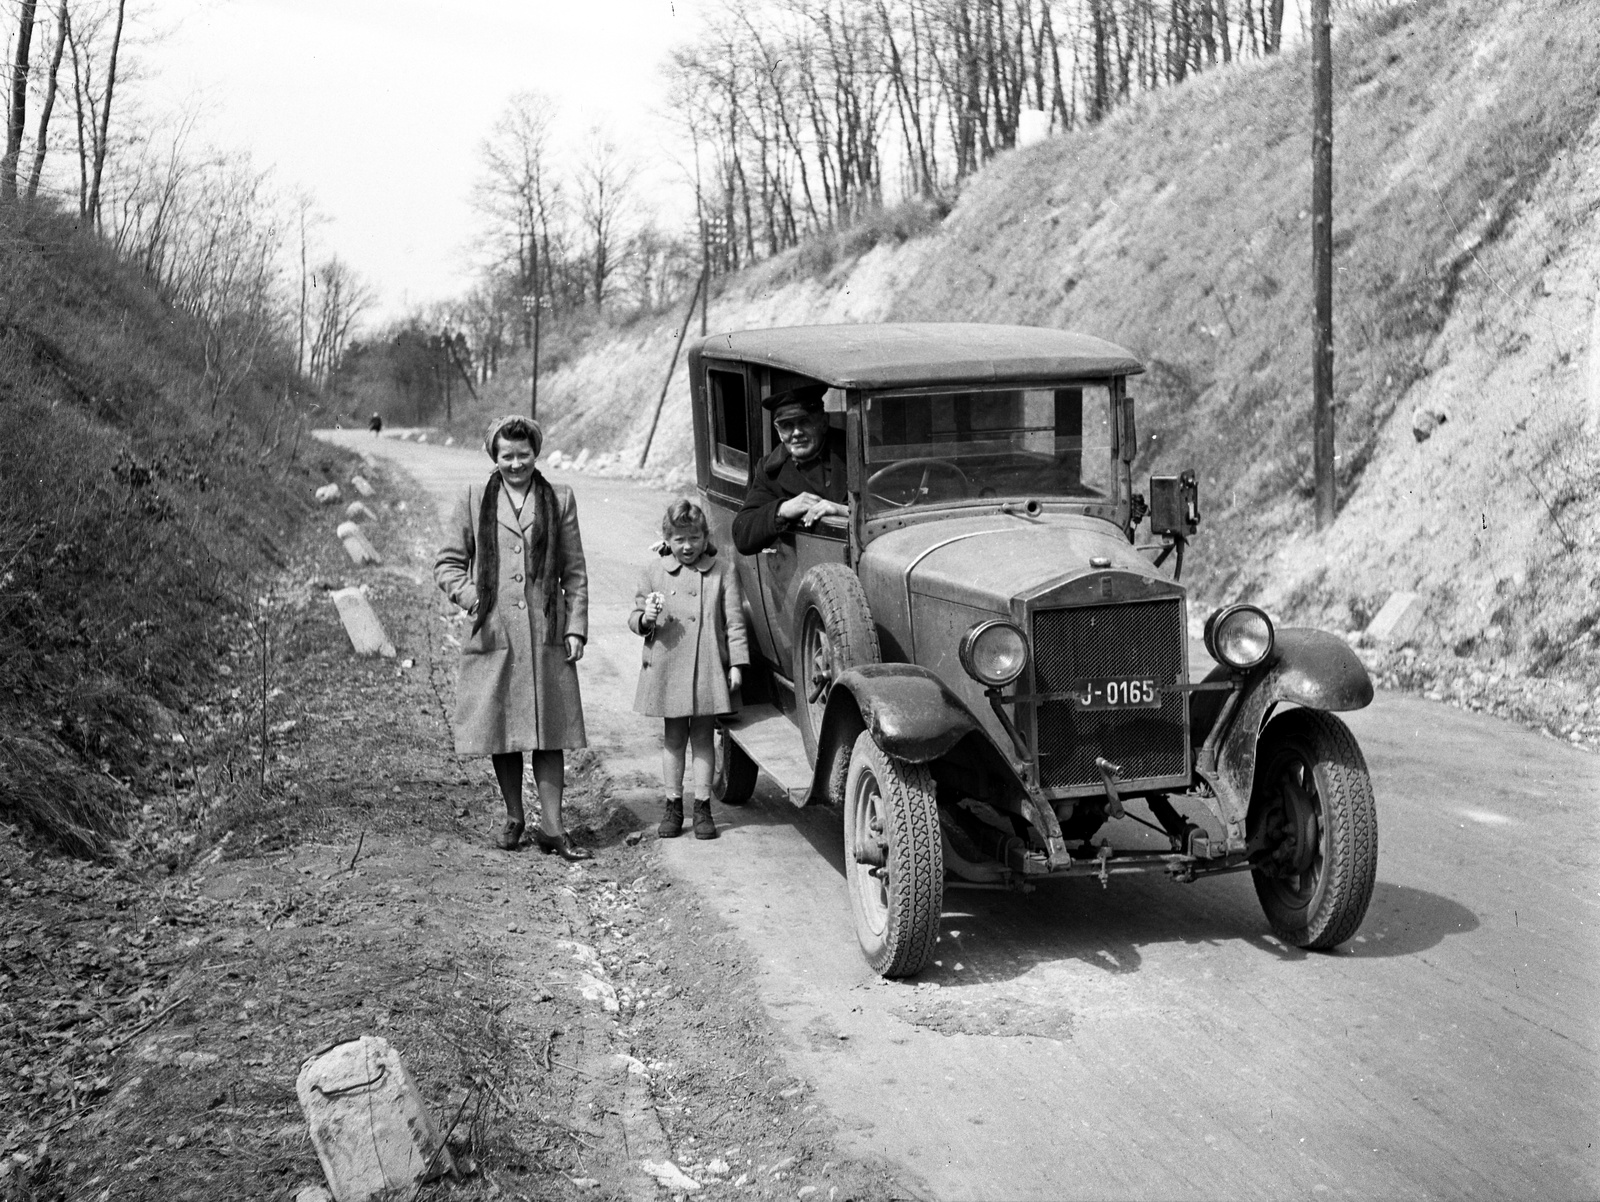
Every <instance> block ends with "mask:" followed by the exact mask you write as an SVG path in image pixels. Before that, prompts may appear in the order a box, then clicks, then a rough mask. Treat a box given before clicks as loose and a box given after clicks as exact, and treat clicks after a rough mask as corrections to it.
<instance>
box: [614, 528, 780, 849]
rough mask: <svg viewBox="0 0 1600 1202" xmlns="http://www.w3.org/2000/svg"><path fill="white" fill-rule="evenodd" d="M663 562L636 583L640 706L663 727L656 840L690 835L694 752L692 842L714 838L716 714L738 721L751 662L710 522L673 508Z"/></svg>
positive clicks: (734, 590) (632, 620) (735, 582)
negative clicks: (662, 789)
mask: <svg viewBox="0 0 1600 1202" xmlns="http://www.w3.org/2000/svg"><path fill="white" fill-rule="evenodd" d="M661 536H662V539H663V541H662V542H661V543H659V544H657V548H658V551H659V555H658V557H657V558H656V559H655V560H654V561H653V562H652V563H650V564H648V565H647V566H646V567H645V569H644V572H643V573H642V574H641V575H640V577H639V588H638V590H637V592H636V593H635V594H634V598H633V613H632V614H630V615H629V617H628V629H630V630H632V631H633V632H634V633H635V634H638V635H643V636H644V666H643V667H642V668H641V669H640V671H639V691H638V693H637V694H636V695H635V697H634V699H633V708H634V709H635V710H636V711H638V712H639V713H641V714H650V715H652V716H653V717H658V718H665V719H666V731H665V733H664V734H663V736H662V740H661V771H662V775H663V777H664V778H665V783H666V788H667V803H666V811H665V813H664V814H663V816H662V818H661V825H660V826H659V827H657V828H656V833H657V834H658V835H660V836H661V838H663V839H672V838H676V837H677V836H678V835H680V834H682V833H683V769H684V748H685V745H688V746H690V747H692V748H693V749H694V837H695V838H696V839H715V838H716V837H717V824H716V822H715V821H713V820H712V817H711V778H712V775H713V774H714V772H715V768H716V751H715V747H714V736H715V731H716V721H717V715H718V714H726V713H731V712H732V710H733V708H734V705H733V697H732V695H733V694H734V693H735V692H737V691H738V689H739V685H740V682H741V680H742V677H743V672H742V669H743V668H745V667H746V666H748V665H749V663H750V653H749V645H748V643H747V641H746V636H745V622H744V599H743V598H742V597H741V596H740V593H739V576H738V573H737V572H736V571H735V570H734V568H733V565H732V564H727V563H723V562H722V561H721V560H719V559H717V558H716V554H717V549H716V548H715V547H713V546H712V545H711V540H710V530H709V529H708V528H707V526H706V515H705V513H704V511H702V510H701V508H700V506H698V505H696V504H695V503H694V502H693V501H674V502H673V503H672V504H671V505H669V506H667V513H666V516H665V517H664V518H662V520H661Z"/></svg>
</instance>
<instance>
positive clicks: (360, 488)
mask: <svg viewBox="0 0 1600 1202" xmlns="http://www.w3.org/2000/svg"><path fill="white" fill-rule="evenodd" d="M350 487H351V488H353V489H355V490H356V491H357V492H358V493H360V494H361V495H362V496H363V497H370V496H372V495H373V493H375V492H376V491H377V490H376V489H375V488H373V487H372V485H370V484H368V483H367V478H366V477H365V476H359V475H357V476H351V477H350Z"/></svg>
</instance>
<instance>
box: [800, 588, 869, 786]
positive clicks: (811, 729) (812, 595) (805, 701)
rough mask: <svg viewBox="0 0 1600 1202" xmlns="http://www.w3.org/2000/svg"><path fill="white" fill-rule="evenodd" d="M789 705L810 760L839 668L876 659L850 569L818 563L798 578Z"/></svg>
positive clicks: (863, 598) (863, 606)
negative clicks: (793, 703)
mask: <svg viewBox="0 0 1600 1202" xmlns="http://www.w3.org/2000/svg"><path fill="white" fill-rule="evenodd" d="M793 646H794V691H795V698H794V702H795V711H796V715H797V716H798V717H799V719H800V737H801V738H803V739H804V740H805V744H806V758H807V759H809V760H810V761H811V763H812V765H813V766H814V765H815V764H816V762H817V745H818V740H819V738H820V736H821V734H822V715H823V713H824V712H825V711H826V710H827V708H828V695H829V694H830V693H831V692H832V691H833V682H834V681H836V680H838V679H839V674H840V673H841V672H845V671H847V670H848V669H850V668H859V667H860V666H861V665H863V664H875V663H877V662H878V660H879V651H878V628H877V626H875V625H874V624H873V621H872V611H871V610H870V609H869V608H868V607H867V594H866V591H865V590H864V589H863V588H862V587H861V581H860V580H858V579H857V578H856V574H855V572H853V571H851V570H850V568H848V567H846V566H845V565H844V564H842V563H819V564H816V565H814V566H813V567H812V568H811V570H810V571H808V572H807V573H806V574H805V576H803V577H802V578H801V580H800V589H799V592H798V593H796V595H795V607H794V644H793Z"/></svg>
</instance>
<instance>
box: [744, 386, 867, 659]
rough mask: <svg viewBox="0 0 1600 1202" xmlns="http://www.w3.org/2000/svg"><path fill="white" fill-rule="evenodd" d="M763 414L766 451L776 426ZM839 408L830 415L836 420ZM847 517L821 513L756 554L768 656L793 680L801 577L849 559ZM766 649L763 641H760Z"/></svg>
mask: <svg viewBox="0 0 1600 1202" xmlns="http://www.w3.org/2000/svg"><path fill="white" fill-rule="evenodd" d="M758 412H760V413H761V414H762V421H761V431H760V438H761V445H762V446H763V447H764V448H765V450H766V451H767V452H770V451H771V450H772V449H773V448H774V447H775V446H776V445H777V432H776V431H775V430H774V429H773V428H772V422H771V420H770V419H769V416H768V415H767V413H766V411H765V410H758ZM843 417H844V415H843V414H842V413H839V414H836V415H830V420H831V421H832V422H834V423H836V424H837V423H839V422H841V421H842V420H843ZM848 545H849V523H848V522H846V521H845V519H843V518H824V519H823V520H822V521H820V522H818V523H817V525H816V527H815V528H814V529H813V530H811V531H794V532H792V533H789V534H785V535H782V536H781V537H779V539H778V541H777V542H775V543H773V544H772V546H770V547H768V548H766V550H764V551H762V552H761V553H760V554H759V555H757V556H755V558H756V559H757V560H758V561H759V563H760V576H761V601H762V605H763V606H764V607H765V609H766V617H767V622H766V625H767V632H768V633H767V637H768V639H769V640H770V642H771V646H772V651H771V652H770V654H769V657H768V662H770V663H772V664H774V665H776V666H777V669H778V671H779V672H780V673H782V674H783V676H784V677H786V678H787V679H788V680H790V681H791V682H792V681H793V679H794V668H793V664H792V659H793V655H794V611H795V598H796V595H797V594H798V593H799V591H800V582H801V581H802V580H803V579H805V574H806V572H808V571H809V570H810V569H811V567H812V566H813V565H814V564H819V563H846V562H848V560H849V554H848ZM763 652H764V653H765V647H763Z"/></svg>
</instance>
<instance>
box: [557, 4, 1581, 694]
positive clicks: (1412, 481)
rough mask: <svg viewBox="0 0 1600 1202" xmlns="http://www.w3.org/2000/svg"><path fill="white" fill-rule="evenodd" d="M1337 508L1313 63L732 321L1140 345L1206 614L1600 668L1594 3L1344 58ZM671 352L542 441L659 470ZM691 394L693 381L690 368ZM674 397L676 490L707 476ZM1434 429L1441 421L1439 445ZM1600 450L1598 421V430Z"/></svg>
mask: <svg viewBox="0 0 1600 1202" xmlns="http://www.w3.org/2000/svg"><path fill="white" fill-rule="evenodd" d="M1335 59H1336V64H1337V70H1336V81H1335V87H1336V92H1337V97H1336V127H1335V173H1336V176H1335V206H1336V215H1335V267H1336V272H1337V275H1336V280H1337V282H1336V295H1335V306H1336V313H1337V319H1336V321H1337V324H1336V335H1335V343H1336V396H1337V420H1338V430H1339V434H1338V451H1339V465H1340V466H1339V474H1340V483H1341V504H1342V506H1343V508H1342V512H1341V515H1340V518H1339V520H1338V522H1337V523H1336V525H1335V527H1334V528H1333V529H1332V530H1331V531H1329V532H1328V533H1327V534H1325V535H1322V536H1316V535H1313V534H1312V533H1311V532H1310V531H1311V525H1312V523H1311V500H1310V497H1311V483H1310V437H1309V433H1310V348H1311V336H1310V278H1309V277H1310V255H1309V245H1310V226H1309V215H1308V213H1307V212H1306V207H1307V203H1308V198H1309V194H1310V163H1309V153H1308V149H1309V98H1308V91H1307V79H1308V64H1307V61H1306V59H1305V58H1304V57H1303V56H1300V55H1290V56H1287V57H1285V58H1283V59H1280V60H1277V61H1267V62H1250V63H1244V64H1240V65H1236V66H1235V67H1233V68H1230V69H1227V70H1221V71H1216V72H1211V73H1208V74H1207V75H1205V76H1202V77H1199V78H1197V79H1195V80H1193V81H1191V82H1190V83H1189V84H1186V85H1185V86H1183V87H1180V88H1175V89H1172V90H1170V91H1166V92H1162V93H1159V94H1155V95H1152V96H1148V97H1145V98H1143V99H1142V100H1140V101H1138V102H1137V103H1135V104H1133V105H1130V106H1128V107H1127V108H1126V109H1124V110H1123V111H1121V112H1119V113H1118V114H1117V115H1116V116H1115V118H1113V119H1112V120H1110V121H1107V122H1106V123H1105V124H1103V125H1101V126H1099V127H1097V128H1095V129H1092V130H1089V131H1086V132H1082V133H1078V134H1074V135H1072V136H1069V137H1063V138H1060V139H1055V140H1052V141H1050V142H1047V143H1045V144H1042V145H1039V146H1035V147H1032V148H1029V149H1027V150H1024V151H1019V152H1015V153H1012V154H1009V155H1006V156H1003V157H1002V158H1000V159H998V160H996V161H995V162H994V163H993V164H992V165H991V166H990V167H989V168H988V169H987V170H986V171H985V172H984V173H983V174H982V175H981V176H980V177H978V178H977V179H976V180H974V181H972V183H971V185H970V186H969V188H968V190H967V192H966V194H965V195H964V196H963V197H962V198H961V201H960V203H959V204H958V205H957V206H956V208H955V210H954V211H953V212H952V213H951V215H950V216H949V217H948V218H947V219H946V221H945V222H944V224H943V226H942V227H941V228H940V229H939V231H938V232H937V233H935V234H933V235H930V236H927V237H924V238H920V239H916V240H913V241H911V242H908V243H905V244H904V245H902V246H899V247H880V248H878V249H876V250H874V251H872V252H870V253H868V254H867V255H865V256H864V257H862V258H861V259H859V260H858V261H855V262H853V263H849V264H844V265H841V266H839V267H836V268H835V269H834V270H833V271H832V272H831V273H830V274H828V275H827V277H826V278H823V279H814V278H805V277H804V276H803V274H802V271H801V267H800V260H799V256H797V255H790V256H786V257H783V258H780V259H778V260H774V261H772V262H769V263H767V264H763V265H762V266H760V267H758V268H756V269H755V270H753V271H751V272H748V273H746V274H745V275H744V276H742V277H739V278H737V279H735V280H732V281H730V282H729V283H728V286H727V287H726V289H725V290H724V292H723V294H722V295H721V296H720V297H719V298H718V299H717V300H716V301H715V302H714V303H713V304H712V306H711V328H712V329H713V330H716V329H719V328H726V329H732V328H741V327H752V326H763V325H783V324H797V323H803V322H832V321H878V320H891V319H895V320H983V321H1007V322H1023V323H1029V324H1039V325H1049V326H1065V327H1071V328H1077V329H1081V330H1084V331H1086V332H1090V333H1094V334H1099V335H1101V336H1104V337H1107V338H1111V339H1113V340H1115V341H1117V342H1120V343H1122V344H1124V345H1126V346H1128V347H1130V348H1131V349H1132V350H1134V351H1135V352H1136V353H1138V354H1139V355H1140V356H1142V357H1143V358H1144V360H1145V361H1146V363H1147V364H1148V365H1149V368H1150V370H1149V371H1148V373H1147V374H1146V375H1145V376H1144V377H1142V378H1141V380H1140V381H1139V382H1138V385H1137V395H1138V396H1139V397H1140V399H1141V403H1142V418H1141V432H1142V434H1143V436H1144V437H1145V438H1146V439H1147V444H1146V449H1145V453H1144V455H1143V457H1142V459H1141V463H1140V465H1139V466H1140V470H1141V471H1142V470H1144V469H1145V468H1159V469H1165V470H1170V469H1176V468H1179V467H1184V466H1194V467H1196V468H1197V469H1198V470H1199V473H1200V476H1201V480H1202V482H1203V492H1202V503H1203V508H1204V510H1205V513H1206V522H1205V524H1204V526H1203V528H1202V536H1201V540H1200V543H1199V545H1198V546H1197V548H1196V550H1195V554H1194V555H1193V557H1192V559H1191V562H1192V563H1193V564H1194V565H1195V567H1194V569H1193V571H1194V579H1195V581H1196V583H1197V584H1198V586H1199V588H1200V591H1201V593H1202V595H1203V596H1206V597H1209V598H1212V599H1218V600H1220V599H1224V598H1235V597H1240V596H1256V597H1262V598H1264V599H1265V600H1267V602H1268V603H1269V604H1271V605H1272V606H1273V607H1274V608H1275V610H1276V611H1277V612H1279V613H1280V614H1281V615H1282V616H1284V617H1286V618H1290V619H1297V620H1306V621H1313V622H1317V623H1321V624H1326V625H1330V626H1332V627H1333V628H1335V629H1351V628H1359V627H1361V626H1363V625H1365V623H1366V621H1367V620H1368V619H1369V618H1370V616H1371V614H1372V612H1373V611H1374V609H1375V607H1376V606H1377V605H1379V604H1380V603H1381V602H1382V600H1383V599H1384V597H1386V596H1387V595H1388V593H1389V592H1391V591H1393V590H1395V589H1415V590H1417V591H1419V592H1421V593H1423V594H1424V596H1425V597H1426V598H1427V601H1428V607H1429V608H1428V616H1429V619H1430V624H1429V627H1428V634H1427V635H1426V637H1425V641H1432V642H1434V643H1435V644H1436V645H1439V646H1443V647H1450V648H1452V649H1454V650H1455V651H1456V652H1457V653H1460V654H1465V653H1467V652H1472V651H1481V652H1483V653H1486V654H1489V655H1491V656H1495V655H1501V654H1510V655H1514V656H1516V657H1518V659H1519V660H1520V661H1521V662H1522V663H1524V664H1525V666H1527V667H1529V668H1532V669H1533V670H1535V671H1557V672H1561V673H1563V674H1566V673H1567V672H1568V671H1571V672H1574V673H1576V674H1577V675H1579V676H1583V675H1586V674H1591V673H1594V672H1595V671H1597V670H1600V657H1597V654H1596V648H1595V637H1594V632H1593V630H1592V624H1593V622H1594V620H1595V619H1594V615H1593V612H1592V611H1593V608H1594V607H1593V597H1594V595H1595V589H1596V587H1597V584H1600V550H1597V547H1596V533H1595V532H1596V528H1597V525H1600V522H1597V516H1600V514H1597V508H1596V504H1597V502H1596V499H1595V498H1596V494H1597V493H1600V488H1597V487H1596V486H1597V485H1600V449H1597V448H1600V337H1597V336H1596V330H1595V325H1596V317H1595V279H1596V274H1597V271H1596V269H1597V267H1600V173H1597V171H1596V169H1595V167H1594V166H1593V164H1594V163H1596V162H1597V161H1600V153H1597V152H1600V126H1597V124H1596V119H1597V114H1600V87H1597V83H1596V81H1597V80H1600V27H1597V26H1596V25H1595V23H1594V20H1593V8H1592V6H1591V5H1588V4H1585V3H1582V2H1581V0H1521V2H1513V3H1493V2H1489V0H1418V2H1416V3H1414V4H1411V5H1409V6H1406V7H1403V8H1399V9H1394V10H1390V11H1389V12H1388V13H1386V14H1385V15H1384V16H1383V17H1382V18H1379V19H1374V20H1371V21H1368V22H1367V23H1365V24H1362V25H1359V26H1357V27H1354V28H1349V29H1343V30H1340V31H1339V32H1338V34H1337V37H1336V43H1335ZM675 332H676V331H675V330H674V329H672V328H670V327H669V326H668V325H666V324H658V325H654V326H651V325H648V324H641V325H640V326H638V327H636V328H634V329H632V330H628V331H624V332H622V333H616V334H611V335H608V336H605V337H599V338H596V339H595V340H594V341H592V342H591V344H590V345H589V346H587V347H586V348H585V349H584V350H583V352H582V353H580V354H579V355H577V356H576V357H574V358H573V359H571V360H569V361H568V362H567V363H566V364H565V365H564V367H563V368H562V369H561V370H560V372H559V373H557V374H556V376H555V377H554V378H553V379H552V380H551V381H550V383H549V386H548V393H547V395H550V396H551V397H552V398H553V400H552V402H551V403H550V404H549V406H548V409H547V412H549V413H551V414H552V415H554V416H553V420H552V423H551V425H552V431H551V441H552V444H553V445H556V446H559V447H561V448H562V449H564V450H568V451H576V450H577V449H578V448H579V446H587V447H589V448H590V449H591V450H592V451H597V452H598V451H611V452H614V453H617V454H618V455H619V456H620V458H621V460H622V461H623V462H624V463H632V462H636V460H637V456H638V453H639V450H640V449H641V447H642V442H643V437H644V431H645V428H646V426H647V425H648V421H649V413H650V410H651V408H652V407H653V405H654V403H655V398H656V395H657V393H658V392H659V389H660V383H661V376H662V373H663V371H664V369H665V365H666V363H667V361H668V359H669V357H670V354H671V348H672V339H673V336H674V335H675ZM680 370H681V369H680ZM687 400H688V398H687V389H686V388H684V387H683V384H682V377H681V375H680V376H679V377H678V379H677V380H676V381H675V384H674V387H673V389H672V391H671V393H670V395H669V399H668V402H667V406H666V409H665V412H664V415H663V418H662V430H661V432H660V433H659V434H658V435H657V439H656V444H655V446H654V448H653V450H652V452H651V463H652V465H653V466H661V465H667V466H671V465H683V464H686V463H687V457H688V450H689V445H690V433H689V423H688V412H687ZM1419 407H1427V408H1430V409H1433V410H1436V411H1441V412H1444V413H1446V414H1447V417H1448V420H1447V421H1446V422H1445V423H1444V424H1443V425H1442V426H1440V427H1439V429H1438V432H1437V433H1436V434H1434V436H1433V437H1432V438H1431V439H1430V440H1429V441H1427V442H1421V443H1419V442H1417V441H1416V440H1415V439H1414V437H1413V435H1412V433H1411V425H1412V416H1413V413H1414V411H1415V410H1416V409H1417V408H1419ZM1586 414H1587V415H1588V417H1589V419H1590V420H1589V424H1588V425H1587V426H1585V416H1586Z"/></svg>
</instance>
